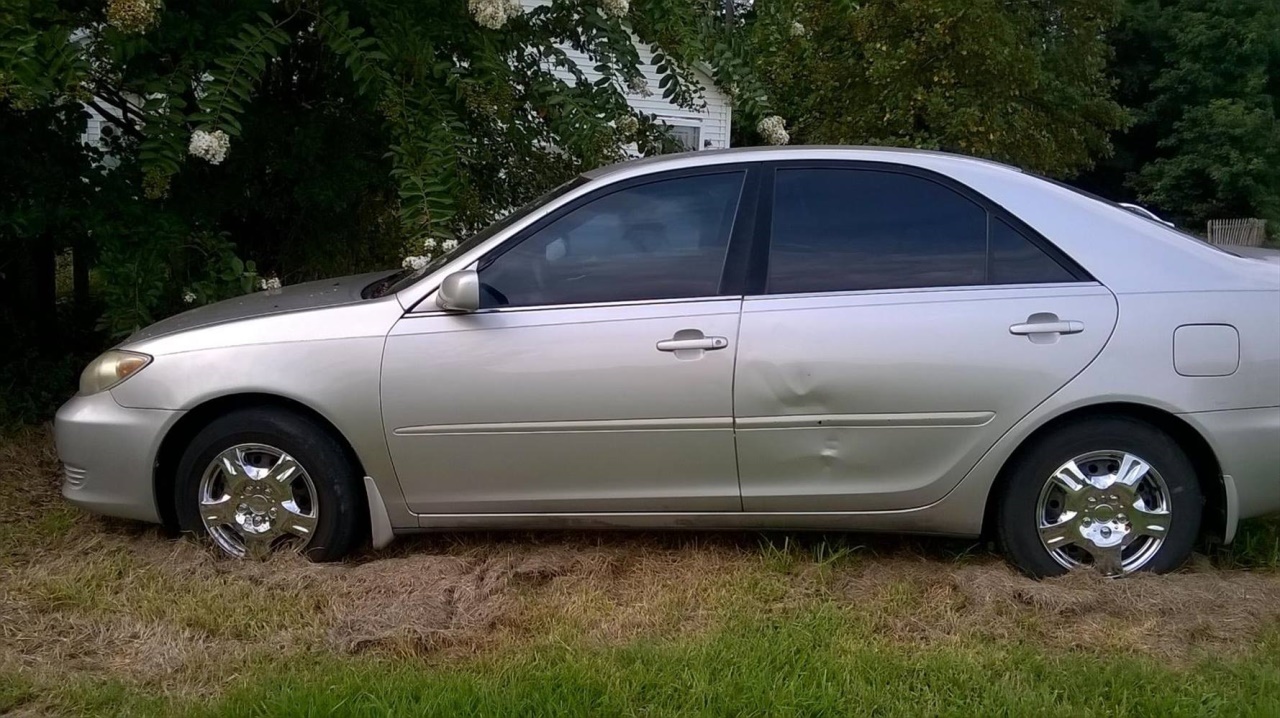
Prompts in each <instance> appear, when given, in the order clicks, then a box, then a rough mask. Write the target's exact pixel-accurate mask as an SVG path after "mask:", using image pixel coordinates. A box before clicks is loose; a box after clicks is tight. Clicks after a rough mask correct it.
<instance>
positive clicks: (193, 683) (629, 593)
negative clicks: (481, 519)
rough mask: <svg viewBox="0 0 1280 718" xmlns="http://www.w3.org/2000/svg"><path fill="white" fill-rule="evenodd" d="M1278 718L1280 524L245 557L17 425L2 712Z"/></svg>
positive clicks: (703, 537)
mask: <svg viewBox="0 0 1280 718" xmlns="http://www.w3.org/2000/svg"><path fill="white" fill-rule="evenodd" d="M8 712H13V713H14V714H15V715H91V716H97V715H130V716H135V715H136V716H151V715H154V716H170V715H178V716H181V715H187V716H226V715H230V716H241V715H244V716H277V715H279V716H327V715H342V716H385V715H440V716H454V715H477V716H479V715H584V716H585V715H592V716H594V715H636V716H639V715H644V716H668V715H670V716H675V715H707V716H713V715H714V716H719V715H726V716H727V715H734V716H739V715H747V716H750V715H760V716H763V715H794V714H803V715H833V716H835V715H849V714H875V715H885V716H894V715H920V714H937V715H974V714H980V715H1103V714H1106V715H1149V714H1168V715H1215V714H1216V715H1258V716H1264V715H1280V520H1275V519H1272V520H1269V521H1258V522H1251V523H1248V524H1246V525H1244V526H1242V528H1241V533H1240V536H1239V538H1238V540H1237V542H1236V543H1235V544H1234V545H1233V546H1231V547H1227V548H1223V549H1219V550H1216V551H1214V552H1213V553H1212V554H1211V555H1201V556H1198V557H1197V558H1196V560H1194V561H1193V562H1191V564H1190V565H1189V566H1188V567H1187V569H1185V570H1184V571H1182V572H1180V573H1178V574H1175V575H1170V576H1141V577H1137V578H1133V579H1126V580H1123V581H1112V580H1106V579H1102V578H1100V577H1097V576H1093V575H1091V574H1075V575H1071V576H1067V577H1064V578H1062V579H1055V580H1052V581H1043V582H1035V581H1031V580H1028V579H1026V578H1024V577H1022V576H1020V575H1018V574H1016V573H1015V572H1013V571H1012V570H1010V569H1009V568H1008V567H1007V566H1006V565H1005V564H1004V562H1003V561H1002V560H1000V558H999V557H997V556H995V555H993V554H992V553H991V552H990V551H989V550H988V549H987V548H986V547H985V546H983V545H981V544H974V543H972V542H947V541H928V540H916V539H909V538H892V537H877V536H853V535H839V534H833V535H821V534H803V535H792V534H784V533H770V534H764V535H761V534H751V533H741V534H687V533H686V534H680V533H656V534H591V533H568V534H555V533H542V534H491V535H490V534H457V535H443V536H426V537H417V538H412V539H406V540H401V541H398V542H397V543H396V544H394V545H393V546H392V547H391V548H390V549H389V550H387V551H384V552H380V553H377V554H368V555H364V556H360V557H357V558H356V559H354V560H352V561H349V562H347V563H344V564H340V565H336V566H318V565H313V564H308V563H305V562H303V561H301V560H299V559H296V558H292V557H279V558H275V559H272V560H271V561H269V562H266V563H248V562H232V561H224V560H221V559H219V558H217V557H216V556H215V555H214V554H213V552H212V551H211V549H210V548H209V547H207V546H205V545H202V544H200V543H198V542H195V541H191V540H185V539H184V540H176V541H175V540H172V539H169V538H167V537H164V536H163V535H161V533H160V532H159V531H158V530H155V529H151V528H146V527H141V526H138V525H134V524H129V523H125V522H114V521H109V520H104V519H98V518H93V517H90V516H87V515H84V514H82V513H80V512H78V511H77V510H75V509H72V508H70V507H69V506H67V505H66V504H65V503H64V502H62V501H61V500H60V498H59V497H58V496H57V478H56V465H55V460H54V457H53V453H52V449H51V447H50V443H49V439H48V435H47V431H44V430H24V431H21V432H18V433H15V434H12V435H10V436H7V437H4V438H0V715H3V714H6V713H8Z"/></svg>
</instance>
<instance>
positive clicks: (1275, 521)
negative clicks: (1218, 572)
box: [1216, 517, 1280, 571]
mask: <svg viewBox="0 0 1280 718" xmlns="http://www.w3.org/2000/svg"><path fill="white" fill-rule="evenodd" d="M1216 559H1217V563H1218V564H1219V565H1220V566H1223V567H1224V568H1249V569H1270V570H1272V571H1276V570H1280V517H1272V518H1269V519H1255V520H1253V521H1243V522H1241V523H1240V528H1239V530H1237V531H1236V537H1235V541H1233V542H1232V544H1231V545H1230V546H1224V547H1222V548H1220V549H1219V550H1218V556H1216Z"/></svg>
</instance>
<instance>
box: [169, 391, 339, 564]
mask: <svg viewBox="0 0 1280 718" xmlns="http://www.w3.org/2000/svg"><path fill="white" fill-rule="evenodd" d="M177 481H178V485H177V491H176V492H175V496H176V499H177V503H178V505H177V507H176V508H177V511H178V520H179V524H180V525H181V527H182V529H183V530H184V531H191V532H195V533H206V534H208V536H209V538H210V539H211V540H212V541H213V543H214V545H216V546H217V547H218V548H219V549H220V550H221V551H222V552H223V553H224V554H227V555H228V556H233V557H236V558H265V557H266V556H268V555H269V554H271V553H273V552H277V551H300V552H302V553H303V554H304V555H305V556H307V557H308V558H310V559H311V560H313V561H334V560H337V559H340V558H342V557H343V556H345V555H346V554H347V553H349V552H350V551H351V549H352V548H353V547H354V546H355V544H356V543H357V540H358V537H359V536H360V535H361V534H360V527H361V525H362V521H361V517H362V513H361V507H362V505H363V504H362V501H361V495H360V494H359V493H358V489H359V487H360V483H359V482H360V476H359V470H358V468H357V467H356V466H355V465H354V463H353V462H352V461H351V459H350V458H348V456H347V454H346V452H345V451H343V449H342V446H341V445H340V444H339V443H338V442H337V441H336V440H335V439H334V438H333V437H332V436H331V435H330V434H329V433H328V432H327V431H326V430H325V429H324V427H322V426H319V425H318V424H316V422H314V421H312V420H311V419H309V418H307V417H305V416H301V415H298V414H294V413H291V412H286V411H281V410H275V409H265V408H255V409H242V410H238V411H234V412H231V413H229V414H227V415H225V416H222V417H219V418H218V419H215V420H214V421H212V422H210V424H209V425H208V426H206V427H205V428H204V429H202V430H201V431H200V432H199V433H198V434H196V436H195V438H194V439H192V441H191V444H190V445H189V446H188V447H187V450H186V452H185V453H184V454H183V456H182V460H181V461H180V462H179V464H178V475H177Z"/></svg>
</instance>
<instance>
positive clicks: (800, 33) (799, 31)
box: [791, 21, 809, 37]
mask: <svg viewBox="0 0 1280 718" xmlns="http://www.w3.org/2000/svg"><path fill="white" fill-rule="evenodd" d="M808 36H809V31H808V29H806V28H805V26H804V25H802V24H800V22H799V21H797V22H793V23H791V37H808Z"/></svg>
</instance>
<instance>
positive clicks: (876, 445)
mask: <svg viewBox="0 0 1280 718" xmlns="http://www.w3.org/2000/svg"><path fill="white" fill-rule="evenodd" d="M770 184H771V185H772V187H770V186H769V185H770ZM765 193H766V194H768V195H771V196H772V198H773V205H772V221H771V227H770V228H769V232H770V235H771V236H770V238H769V240H768V252H767V256H768V267H767V272H766V273H765V275H766V279H765V283H764V285H763V286H762V287H758V288H757V289H758V292H756V293H755V294H754V296H749V297H747V299H746V301H745V303H744V305H743V313H742V326H741V330H740V333H739V350H738V366H737V377H736V380H735V388H734V393H735V410H736V411H735V414H736V428H737V441H738V459H739V466H740V473H741V481H742V495H743V508H744V509H745V510H747V511H784V512H788V511H871V510H894V509H907V508H913V507H918V506H923V505H926V504H929V503H932V502H934V501H937V500H938V499H940V498H942V497H943V496H944V495H946V493H947V492H948V491H950V490H951V489H952V488H954V487H955V486H956V484H958V483H959V481H960V479H961V478H963V476H964V475H965V474H966V473H967V472H968V471H969V469H970V468H972V467H973V465H974V464H976V463H977V461H978V459H979V458H981V456H982V455H983V453H985V452H986V451H987V449H989V448H990V447H991V446H992V445H993V444H994V443H995V442H996V440H997V439H999V438H1000V436H1002V435H1003V434H1004V433H1005V432H1006V431H1007V430H1008V429H1009V428H1010V427H1011V426H1013V425H1014V424H1015V423H1016V422H1017V421H1018V420H1019V419H1021V418H1022V417H1023V416H1025V415H1026V414H1027V413H1028V412H1030V411H1031V410H1032V409H1033V408H1034V407H1035V406H1036V405H1037V404H1039V403H1040V402H1042V401H1044V400H1045V399H1046V398H1048V397H1049V396H1050V395H1051V394H1053V393H1054V392H1055V391H1057V390H1058V389H1059V388H1061V387H1062V386H1063V385H1064V384H1066V383H1067V382H1068V381H1070V380H1071V379H1072V377H1074V376H1076V375H1077V374H1078V373H1080V371H1082V370H1083V369H1084V368H1085V367H1086V366H1087V365H1088V364H1089V362H1091V361H1092V360H1093V359H1094V357H1096V356H1097V355H1098V353H1099V352H1100V351H1101V350H1102V347H1103V345H1104V344H1105V343H1106V341H1107V339H1108V338H1109V337H1110V335H1111V331H1112V329H1113V328H1114V326H1115V322H1116V302H1115V298H1114V296H1113V295H1112V294H1111V293H1110V292H1109V291H1108V290H1107V289H1106V288H1105V287H1102V286H1100V285H1099V284H1097V283H1096V282H1093V281H1092V280H1090V279H1089V278H1088V276H1087V275H1086V274H1084V272H1083V271H1082V270H1080V269H1079V268H1078V267H1076V266H1075V265H1074V264H1073V263H1071V262H1070V260H1069V259H1067V258H1065V257H1062V256H1061V255H1059V254H1058V253H1057V251H1056V250H1055V249H1054V248H1053V247H1052V245H1049V244H1048V243H1047V242H1046V241H1045V240H1044V239H1043V238H1040V237H1039V236H1037V235H1035V234H1034V232H1032V231H1031V230H1030V228H1028V227H1025V226H1022V225H1021V223H1019V222H1018V221H1017V220H1016V219H1015V218H1012V217H1010V216H1008V215H1005V214H1003V213H1002V212H1001V211H1000V210H999V209H998V208H996V207H992V206H990V205H988V204H986V203H985V201H984V200H983V199H982V198H980V197H977V196H976V195H972V194H971V193H969V192H967V191H966V190H965V189H964V188H962V187H958V186H954V185H951V184H949V183H947V182H945V181H943V179H942V178H938V177H932V176H928V175H924V174H920V173H911V172H905V171H889V170H888V169H878V168H876V167H875V166H870V167H869V166H865V165H862V164H859V165H856V166H855V165H847V166H842V165H840V164H834V165H833V164H822V165H818V166H788V165H781V166H780V167H779V168H778V169H777V170H776V173H774V174H773V175H772V177H771V178H770V179H766V187H765ZM980 509H981V507H979V510H980Z"/></svg>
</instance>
